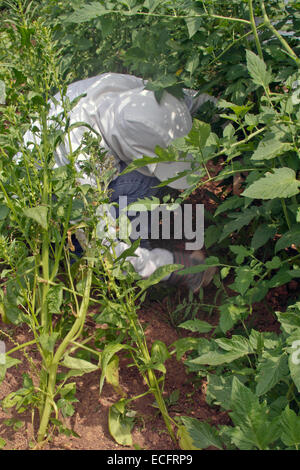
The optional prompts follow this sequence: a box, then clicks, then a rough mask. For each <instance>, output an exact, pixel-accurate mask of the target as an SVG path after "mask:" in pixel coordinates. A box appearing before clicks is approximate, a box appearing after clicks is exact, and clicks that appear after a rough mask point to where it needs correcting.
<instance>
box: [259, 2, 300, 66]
mask: <svg viewBox="0 0 300 470" xmlns="http://www.w3.org/2000/svg"><path fill="white" fill-rule="evenodd" d="M260 6H261V10H262V14H263V18H264V24H265V25H266V26H267V28H269V30H270V31H272V33H273V34H274V35H275V36H276V37H277V39H279V41H280V42H281V44H282V46H283V47H284V48H285V50H286V51H287V53H288V55H289V56H290V57H291V58H292V59H293V60H294V61H295V62H296V64H297V65H298V66H299V65H300V59H299V57H298V56H297V54H296V53H295V52H294V51H293V49H292V48H291V47H290V46H289V44H288V43H287V41H286V40H285V39H284V38H283V37H282V36H281V34H280V33H279V32H278V31H277V29H276V28H275V27H274V26H273V25H272V23H271V21H270V18H269V17H268V15H267V11H266V7H265V2H264V0H260Z"/></svg>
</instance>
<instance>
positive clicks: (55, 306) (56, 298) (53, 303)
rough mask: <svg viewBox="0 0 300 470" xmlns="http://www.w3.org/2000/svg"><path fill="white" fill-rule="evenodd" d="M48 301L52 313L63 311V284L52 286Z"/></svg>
mask: <svg viewBox="0 0 300 470" xmlns="http://www.w3.org/2000/svg"><path fill="white" fill-rule="evenodd" d="M47 301H48V309H49V312H50V313H61V305H62V302H63V284H60V285H58V286H51V287H50V289H49V291H48V294H47Z"/></svg>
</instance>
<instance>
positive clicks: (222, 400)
mask: <svg viewBox="0 0 300 470" xmlns="http://www.w3.org/2000/svg"><path fill="white" fill-rule="evenodd" d="M233 377H234V376H233V375H230V376H227V377H223V376H218V375H217V374H209V375H208V383H207V391H206V402H207V403H208V404H209V405H217V406H221V407H222V408H223V409H224V410H230V409H231V390H232V381H233ZM244 380H246V378H244Z"/></svg>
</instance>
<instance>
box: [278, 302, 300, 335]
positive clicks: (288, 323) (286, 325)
mask: <svg viewBox="0 0 300 470" xmlns="http://www.w3.org/2000/svg"><path fill="white" fill-rule="evenodd" d="M297 304H298V303H296V304H295V306H296V307H295V308H294V309H293V308H290V309H289V310H287V312H284V313H282V312H276V315H277V317H278V321H279V322H280V323H281V326H282V328H283V330H284V331H285V332H286V333H288V334H291V333H292V332H293V331H294V330H297V329H298V328H299V329H300V308H299V307H300V305H299V307H298V308H297Z"/></svg>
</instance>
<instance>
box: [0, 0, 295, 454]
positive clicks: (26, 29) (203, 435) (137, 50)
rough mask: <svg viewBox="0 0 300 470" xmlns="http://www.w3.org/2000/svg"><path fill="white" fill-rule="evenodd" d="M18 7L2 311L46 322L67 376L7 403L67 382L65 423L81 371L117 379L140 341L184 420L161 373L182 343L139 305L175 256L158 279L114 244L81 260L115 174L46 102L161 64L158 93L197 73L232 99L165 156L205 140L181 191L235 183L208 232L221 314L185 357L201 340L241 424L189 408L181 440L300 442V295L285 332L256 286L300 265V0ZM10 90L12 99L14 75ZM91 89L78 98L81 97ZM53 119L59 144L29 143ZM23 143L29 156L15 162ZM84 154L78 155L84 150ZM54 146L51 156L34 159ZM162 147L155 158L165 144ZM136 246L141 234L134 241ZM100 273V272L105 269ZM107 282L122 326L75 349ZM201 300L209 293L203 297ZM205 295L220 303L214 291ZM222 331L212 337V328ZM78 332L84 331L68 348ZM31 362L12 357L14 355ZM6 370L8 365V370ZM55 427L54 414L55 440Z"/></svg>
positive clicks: (7, 132) (12, 30)
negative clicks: (71, 140) (97, 177)
mask: <svg viewBox="0 0 300 470" xmlns="http://www.w3.org/2000/svg"><path fill="white" fill-rule="evenodd" d="M17 3H18V2H17ZM4 8H5V9H4V10H3V12H4V16H6V18H7V20H6V21H5V22H4V23H3V24H2V25H1V34H2V37H3V41H2V43H1V44H3V45H2V46H1V47H0V60H1V61H2V63H1V64H0V80H1V81H2V83H4V84H5V89H6V101H5V102H6V106H5V107H3V109H2V113H3V115H2V117H3V118H2V120H1V123H0V129H1V132H0V151H1V177H0V189H1V191H2V192H1V201H0V202H1V205H0V223H1V226H0V229H1V240H0V242H1V259H2V261H3V265H4V270H3V272H2V278H5V279H8V280H6V294H5V295H4V294H3V299H2V300H3V302H2V311H3V313H2V315H3V318H4V319H7V320H9V321H11V322H12V323H15V324H16V323H18V322H20V321H26V322H27V323H29V324H30V326H31V328H32V330H33V332H34V335H35V341H36V344H38V345H39V349H40V351H41V357H42V358H43V361H44V363H43V364H44V370H46V371H47V373H49V377H52V379H50V380H49V377H47V378H46V379H45V377H41V386H40V388H41V389H42V390H43V392H41V393H40V395H39V393H37V391H36V390H35V388H34V387H33V385H32V382H31V381H30V380H29V378H28V377H26V378H25V379H24V388H23V389H22V390H23V392H22V393H20V392H18V393H17V394H15V395H13V396H10V397H8V398H7V399H6V400H4V406H6V407H9V406H13V405H17V407H18V408H19V409H22V408H24V407H25V405H26V404H27V403H28V404H30V403H34V401H35V400H36V401H37V402H38V403H39V405H38V406H39V407H40V409H42V410H43V406H42V405H41V402H43V397H42V394H43V393H44V394H45V393H48V396H49V394H50V395H51V394H52V395H51V397H52V398H53V397H56V394H60V395H59V396H60V398H59V399H58V400H57V402H56V405H55V404H54V406H53V402H52V403H48V402H49V400H48V402H47V400H45V401H46V408H47V413H48V414H49V416H50V409H49V406H50V407H51V406H53V409H54V411H55V412H56V416H55V418H52V419H53V420H54V421H53V424H54V425H56V426H58V427H60V428H61V429H63V428H62V426H63V425H62V424H61V423H60V422H59V421H58V415H59V410H61V411H62V413H63V414H65V415H68V414H71V413H72V412H73V407H72V405H71V403H72V401H73V400H74V387H73V386H71V384H65V382H66V380H67V379H68V377H70V376H71V375H72V374H74V375H76V374H79V373H84V372H88V371H91V370H94V369H95V368H97V367H99V368H100V369H101V370H102V377H101V387H102V385H103V380H104V378H105V377H106V379H107V380H111V381H114V379H113V377H115V376H116V374H113V371H115V370H117V367H118V364H117V362H118V358H117V353H118V352H119V351H121V350H128V352H129V354H130V355H131V357H132V358H133V362H134V363H135V365H137V366H138V367H139V370H140V371H141V374H142V375H143V377H144V378H146V381H147V383H148V385H149V388H150V389H152V390H153V389H155V393H156V395H155V398H156V400H157V401H158V403H159V406H160V409H161V412H162V413H163V415H164V417H165V421H166V425H167V426H168V429H169V432H170V433H171V434H172V435H173V431H172V426H171V420H170V417H169V416H168V413H167V410H166V408H165V405H164V403H163V401H162V394H161V392H162V390H163V386H162V385H161V380H158V381H157V379H156V376H155V374H154V371H156V372H157V373H158V374H161V376H162V377H164V374H165V366H164V362H165V361H166V359H167V358H168V357H169V351H168V350H167V348H166V347H165V345H164V344H163V343H160V342H156V343H155V344H154V347H153V349H152V351H151V354H150V353H149V352H148V349H147V347H146V345H145V342H144V337H143V331H142V328H141V327H140V325H139V323H138V318H137V315H136V313H135V312H136V310H135V307H134V305H135V303H136V301H137V300H139V302H140V301H142V300H143V295H144V293H145V290H146V288H147V287H148V286H150V285H151V283H152V284H154V283H157V282H159V280H161V279H162V278H163V277H164V275H165V271H161V272H158V273H156V274H155V275H154V276H153V278H152V279H150V281H149V282H148V281H147V282H144V283H143V282H141V281H139V282H138V283H137V284H135V281H136V280H137V279H136V276H135V274H134V273H133V272H132V271H129V272H130V274H129V275H128V276H127V277H126V278H124V276H122V269H123V268H124V265H123V263H125V260H124V257H123V259H122V260H113V259H111V258H109V255H108V254H107V258H108V259H109V263H108V264H106V265H102V264H101V263H100V265H99V260H98V259H97V257H94V256H93V257H91V256H90V255H89V254H88V255H87V256H86V257H85V259H84V260H83V261H81V262H77V263H75V264H74V265H72V266H70V263H69V260H68V253H67V252H66V254H65V255H64V249H63V247H64V244H65V240H66V239H68V234H69V232H68V230H69V221H70V220H74V219H75V220H76V219H77V218H78V216H79V214H80V213H82V211H84V214H85V217H84V220H83V221H81V223H82V228H84V229H85V231H86V233H87V234H88V238H89V240H90V242H91V243H93V244H94V245H93V247H94V250H96V249H98V250H100V251H98V253H101V247H100V246H99V245H98V248H97V240H95V237H94V235H93V234H94V230H95V224H96V221H95V218H94V216H93V211H92V207H93V206H92V203H91V201H94V200H97V201H98V203H99V204H100V203H101V202H103V201H105V200H106V199H105V198H107V194H106V192H105V190H106V188H105V184H104V185H103V182H102V183H101V182H99V186H98V192H96V194H95V192H94V190H92V188H86V187H85V188H84V187H80V186H78V185H76V184H75V173H74V165H73V166H72V164H71V165H70V166H67V167H66V169H64V170H62V169H60V170H54V169H52V165H53V151H54V148H55V146H56V145H57V143H58V142H59V141H60V140H61V139H62V137H63V136H64V135H66V134H67V133H68V132H69V131H70V128H69V124H68V120H67V119H66V114H65V115H64V116H63V115H62V116H60V117H59V118H58V120H59V121H58V122H52V123H51V125H50V126H49V125H47V113H48V111H49V109H48V105H47V104H46V103H47V102H48V99H49V98H50V97H51V96H52V95H53V94H54V93H55V92H57V91H59V92H60V93H61V96H62V98H63V97H65V85H66V84H68V83H70V82H72V81H74V80H77V79H81V78H85V77H88V76H92V75H93V74H97V73H101V72H105V71H118V72H125V73H134V74H136V75H138V76H142V77H143V78H145V79H147V80H149V82H148V84H147V87H148V88H150V89H152V90H154V91H155V92H156V95H157V98H158V99H159V98H160V97H161V95H162V93H163V92H164V90H167V91H169V92H171V93H173V94H175V95H176V96H181V93H182V88H188V87H190V88H194V89H196V90H197V91H199V92H203V91H205V92H208V93H210V94H213V95H214V96H217V97H218V105H217V107H215V108H213V107H212V106H211V105H210V104H208V103H206V104H205V105H203V106H202V108H200V110H199V111H198V114H197V116H196V119H194V126H193V129H192V131H191V133H190V134H189V136H188V137H186V138H184V139H180V140H178V141H176V142H175V143H174V145H173V146H172V148H170V149H168V150H167V151H162V150H158V152H157V153H158V159H160V160H163V159H170V157H171V156H174V158H177V156H178V155H179V153H180V156H181V157H180V158H184V156H185V155H186V154H187V153H192V154H193V156H194V165H195V168H194V170H193V171H192V172H191V173H190V175H189V176H188V178H189V181H190V184H191V187H190V188H189V190H186V191H185V192H184V193H182V194H181V195H180V199H181V200H184V199H185V198H186V197H187V196H188V195H189V194H191V193H192V192H193V191H194V190H195V189H196V188H198V187H200V186H202V185H204V184H206V183H207V181H219V182H220V187H222V188H223V191H222V193H221V196H220V197H219V198H218V199H217V203H218V205H217V209H216V211H215V213H214V214H210V213H208V212H207V213H206V222H207V229H206V234H205V238H206V243H205V245H206V249H207V251H208V252H209V254H210V256H209V258H208V259H207V261H206V266H207V265H216V266H218V267H219V276H216V277H215V280H214V282H215V286H216V305H215V306H213V307H214V308H215V309H216V310H217V311H218V313H219V323H218V325H217V326H214V327H213V326H212V325H210V324H209V323H207V322H203V321H199V319H198V318H194V319H190V320H187V321H185V322H184V323H182V324H181V327H182V328H184V329H187V330H190V331H193V332H198V333H199V338H196V337H193V338H183V339H180V340H179V341H177V342H176V344H175V345H174V346H173V349H174V348H175V351H176V354H177V357H178V359H181V358H182V357H183V355H184V354H186V353H187V352H188V354H189V357H188V359H187V360H186V361H185V364H186V367H187V368H188V370H189V371H192V372H193V373H194V377H195V380H196V379H197V378H200V379H201V378H203V377H205V378H207V380H208V388H207V402H208V403H209V404H210V405H212V406H215V405H216V406H219V407H220V408H221V409H223V410H227V411H228V412H229V415H230V417H231V419H232V424H233V425H232V426H222V427H221V428H220V429H219V430H218V431H217V430H216V429H215V428H213V427H211V426H210V425H209V424H208V423H204V422H198V421H197V420H195V419H193V418H189V417H181V418H180V420H179V421H178V422H177V423H172V424H173V425H174V424H175V425H176V426H177V437H178V438H179V441H180V445H181V447H182V448H189V449H190V448H198V449H201V448H206V447H208V446H210V445H214V446H216V447H217V448H220V449H222V448H226V449H255V450H257V449H261V450H263V449H298V448H299V446H300V365H299V363H298V362H299V357H298V356H299V354H298V351H299V349H298V348H299V344H300V298H296V299H294V300H293V301H292V302H289V305H287V306H286V311H285V312H273V314H274V317H276V318H277V320H278V322H279V323H280V325H281V330H280V334H276V333H271V332H261V331H257V330H255V329H254V328H253V327H252V324H251V320H252V314H253V304H254V303H255V302H260V301H263V300H264V299H265V298H266V296H267V294H268V292H270V291H271V289H274V288H276V287H279V286H283V285H287V284H289V282H290V281H291V280H293V279H294V280H297V279H298V278H299V277H300V266H299V260H300V255H299V247H300V209H299V207H300V205H299V192H300V190H299V187H300V181H299V170H300V162H299V134H300V132H299V131H300V125H299V121H300V119H299V118H300V106H299V105H300V72H299V58H298V56H299V37H298V36H297V31H299V24H300V12H299V3H297V2H296V1H290V2H288V3H287V2H284V1H281V0H273V1H269V2H268V4H267V5H265V4H264V2H263V1H262V0H260V1H252V0H244V1H240V0H232V1H231V2H228V4H227V3H225V4H224V2H219V1H214V0H203V1H196V0H190V1H189V0H187V1H184V0H176V1H156V0H146V1H144V0H128V1H118V0H114V1H113V0H112V1H110V2H109V1H94V2H90V3H87V2H85V1H82V0H68V1H65V2H59V1H54V0H47V1H43V0H41V1H39V2H32V3H31V4H29V5H28V6H27V10H26V13H25V12H24V10H23V9H22V8H21V7H20V4H19V8H16V9H14V6H13V4H8V3H6V2H5V5H4ZM257 18H260V19H261V21H257ZM255 20H256V21H255ZM46 25H47V26H46ZM275 28H276V29H275ZM278 31H280V33H278ZM0 83H1V82H0ZM0 93H1V88H0ZM2 95H3V96H2V102H3V103H4V92H3V91H2ZM0 99H1V95H0ZM74 105H75V103H69V102H68V100H67V99H64V107H65V113H67V112H68V110H70V109H71V107H72V106H74ZM37 118H39V120H40V122H41V123H42V124H43V127H42V145H41V146H35V149H34V151H32V152H30V151H29V150H28V149H24V148H22V135H23V132H24V130H26V129H27V128H28V127H29V126H30V120H34V119H37ZM58 123H59V131H57V126H56V125H55V124H58ZM83 145H86V146H88V147H89V152H90V155H91V156H94V157H95V158H94V159H98V158H101V156H99V155H96V153H97V152H96V151H95V148H96V147H95V142H94V141H93V140H92V138H91V136H90V137H89V138H88V139H87V142H85V143H83ZM20 148H21V149H22V151H23V162H24V165H23V166H21V165H16V164H15V163H14V161H12V157H13V156H14V155H15V154H16V152H17V151H18V150H19V149H20ZM75 159H76V154H74V155H72V162H74V161H75ZM41 161H42V162H43V171H42V172H41V171H38V170H37V169H36V166H35V164H34V163H35V162H41ZM91 161H92V162H93V158H91ZM144 161H145V162H147V163H149V162H150V160H149V158H147V157H145V160H144ZM209 161H213V163H215V164H216V165H217V164H218V165H220V166H221V170H220V172H219V173H218V175H216V176H212V175H211V173H210V170H209V166H208V165H207V163H208V162H209ZM134 167H135V165H134V164H133V165H132V168H134ZM91 170H92V169H91ZM196 170H197V171H196ZM199 172H200V175H201V176H206V182H204V181H202V180H201V179H200V178H199ZM240 173H241V174H242V175H244V180H243V181H242V183H241V189H240V191H239V192H240V194H233V193H232V192H231V191H230V189H229V188H230V187H231V184H232V180H233V177H234V175H236V174H240ZM100 189H101V190H100ZM53 194H55V195H56V196H57V199H55V200H54V199H53V198H52V195H53ZM214 197H215V198H216V196H214ZM50 221H51V222H50ZM37 227H39V233H38V234H37ZM60 227H63V229H62V230H61V228H60ZM69 240H70V238H69ZM53 244H55V245H54V248H53ZM135 248H136V246H132V248H131V252H133V251H134V249H135ZM62 261H63V263H64V264H65V266H67V267H65V272H67V273H68V275H67V276H66V275H65V276H64V281H62V280H61V277H59V274H61V272H60V269H61V268H60V263H61V262H62ZM78 265H79V266H78ZM86 266H87V267H86ZM126 268H127V269H129V270H130V268H129V267H128V266H127V267H126ZM173 269H175V268H173ZM193 269H194V271H199V270H201V269H205V266H198V267H194V268H193ZM84 270H87V271H84ZM86 272H89V273H90V277H89V276H87V275H86ZM92 272H93V273H94V274H96V275H95V276H94V275H93V278H92V274H91V273H92ZM190 272H191V271H190ZM103 278H105V279H106V282H103ZM99 279H102V281H99ZM116 279H117V280H118V282H116V281H115V280H116ZM228 282H230V286H229V287H230V289H231V291H232V292H233V293H234V295H230V296H228V294H227V290H226V289H225V287H224V286H225V285H228ZM92 283H93V285H95V286H96V287H97V292H98V297H97V302H98V303H99V304H100V305H101V308H102V313H101V314H99V316H98V317H97V319H96V320H97V321H99V322H100V323H106V324H108V325H109V329H108V331H107V332H106V335H105V337H103V338H102V337H101V338H95V340H96V345H97V346H98V347H99V349H100V351H101V353H100V352H99V351H98V350H97V351H96V353H95V352H94V351H93V350H92V349H91V348H89V347H88V346H86V342H87V341H89V339H81V343H80V345H81V353H82V352H83V355H81V356H80V357H79V356H76V358H75V356H74V357H73V356H70V353H71V352H74V351H75V349H76V348H77V349H78V348H79V347H80V345H79V342H77V337H78V335H79V333H80V332H81V331H82V328H83V325H84V318H85V314H86V308H87V305H86V303H85V301H86V300H89V297H90V289H91V285H92ZM298 285H299V284H298ZM84 289H86V291H84ZM111 293H113V294H111ZM78 294H79V295H81V298H82V299H83V301H82V304H81V305H82V306H80V304H78ZM83 294H84V295H85V297H84V295H83ZM84 299H85V301H84ZM70 301H72V302H75V305H76V312H77V313H76V314H75V317H76V318H77V319H78V318H81V319H82V323H80V326H78V327H76V328H75V330H74V324H75V323H76V321H77V320H76V321H75V323H74V320H72V319H70V315H68V314H67V308H68V305H69V302H70ZM90 301H92V300H91V299H90ZM93 301H94V302H95V299H93ZM190 301H192V302H193V303H195V299H193V300H192V299H190ZM196 303H197V304H199V305H201V304H203V303H204V302H203V292H201V294H200V297H199V299H197V300H196ZM20 305H22V306H23V309H20V308H19V306H20ZM185 308H187V307H186V306H185ZM61 312H64V313H63V315H61ZM132 312H134V313H132ZM58 314H59V316H58V319H56V315H58ZM54 319H56V324H55V326H53V327H52V325H53V321H54ZM70 331H73V333H74V336H73V337H72V335H71V336H70V334H69V333H70ZM208 332H210V333H211V334H210V338H209V339H208V338H207V337H205V338H204V337H201V336H200V335H201V334H203V333H206V334H207V333H208ZM66 338H67V340H66ZM68 341H69V342H68ZM78 341H79V340H78ZM57 344H60V346H59V347H58V348H57ZM61 344H65V345H66V348H65V349H61ZM56 348H57V349H56ZM57 351H59V354H57ZM85 353H86V354H96V356H97V355H98V358H99V363H98V365H95V364H93V363H91V362H89V358H88V357H86V355H85ZM82 361H84V362H82ZM15 362H16V361H15V360H14V359H12V358H9V360H8V361H7V364H6V367H10V366H13V365H15ZM59 364H60V365H61V364H63V365H65V366H67V367H69V368H70V370H71V372H70V373H69V374H67V376H65V377H63V378H61V380H62V382H58V388H57V391H56V392H54V388H53V387H54V385H55V384H54V383H53V380H54V381H55V377H54V378H53V374H52V375H51V371H52V372H53V368H54V369H55V368H56V369H57V367H58V365H59ZM0 370H1V372H0V374H1V375H0V378H3V377H4V373H5V371H2V369H0ZM74 371H75V372H74ZM76 371H77V372H76ZM55 372H56V370H55ZM51 380H52V382H51ZM25 382H26V383H25ZM49 382H50V389H49ZM114 385H115V386H116V387H117V386H118V384H117V383H114ZM43 387H44V388H43ZM45 387H46V388H45ZM47 387H48V388H47ZM51 387H52V388H51ZM155 387H156V388H155ZM45 390H47V392H45ZM49 390H50V391H49ZM29 397H30V398H29ZM52 401H53V400H52ZM128 404H129V403H128V400H126V399H124V398H122V399H121V400H120V401H119V402H118V404H116V405H114V407H113V408H112V409H111V413H110V429H111V433H112V435H113V436H114V437H115V438H116V439H117V440H118V442H122V443H124V444H130V432H129V431H130V429H131V427H132V425H133V418H132V415H128V413H127V412H126V405H128ZM49 416H48V418H49ZM41 420H42V421H43V413H41ZM55 420H56V421H55ZM120 423H121V424H120ZM45 433H46V430H45V429H44V428H43V429H42V431H40V435H39V437H40V440H41V439H43V438H44V435H45ZM120 436H121V437H120ZM173 437H174V435H173Z"/></svg>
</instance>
